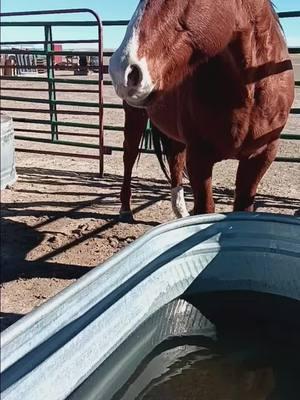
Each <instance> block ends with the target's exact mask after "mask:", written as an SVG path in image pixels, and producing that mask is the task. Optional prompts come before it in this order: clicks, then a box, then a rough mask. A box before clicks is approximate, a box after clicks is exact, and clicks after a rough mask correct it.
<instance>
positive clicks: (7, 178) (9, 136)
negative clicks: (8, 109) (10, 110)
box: [0, 114, 17, 190]
mask: <svg viewBox="0 0 300 400" xmlns="http://www.w3.org/2000/svg"><path fill="white" fill-rule="evenodd" d="M0 117H1V123H0V125H1V169H0V171H1V190H2V189H5V188H6V187H7V186H8V185H12V184H13V183H15V181H16V179H17V175H16V162H15V145H14V130H13V121H12V118H11V117H9V116H8V115H4V114H1V115H0Z"/></svg>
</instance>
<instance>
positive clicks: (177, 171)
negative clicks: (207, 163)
mask: <svg viewBox="0 0 300 400" xmlns="http://www.w3.org/2000/svg"><path fill="white" fill-rule="evenodd" d="M123 107H124V111H125V126H124V142H123V149H124V153H123V166H124V174H123V183H122V188H121V192H120V200H121V209H120V216H119V218H120V221H121V222H133V214H132V211H131V207H130V200H131V176H132V169H133V166H134V164H135V162H136V159H137V157H138V155H139V144H140V142H141V140H142V137H143V133H144V132H145V130H146V127H147V122H148V118H149V117H148V115H147V112H146V111H145V110H144V109H141V108H134V107H131V106H130V105H128V104H127V103H126V102H123ZM152 136H153V142H154V149H155V153H156V155H157V158H158V161H159V164H160V166H161V168H162V170H163V172H164V174H165V176H166V177H167V179H168V181H169V182H170V185H171V204H172V209H173V212H174V214H175V216H176V217H177V218H182V217H186V216H188V215H189V213H188V211H187V207H186V203H185V199H184V189H183V185H182V181H183V174H184V171H185V145H184V144H183V143H181V142H177V141H176V140H173V139H168V138H167V137H165V136H164V135H163V134H162V133H161V132H160V130H159V129H158V128H157V127H156V126H155V125H152ZM161 144H162V147H163V149H162V150H161ZM163 152H164V153H165V154H166V158H167V161H168V165H169V171H170V177H169V175H168V172H167V170H166V166H165V164H164V160H163V154H162V153H163Z"/></svg>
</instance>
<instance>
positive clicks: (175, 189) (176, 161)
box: [168, 140, 190, 218]
mask: <svg viewBox="0 0 300 400" xmlns="http://www.w3.org/2000/svg"><path fill="white" fill-rule="evenodd" d="M170 147H171V148H170V153H169V155H168V163H169V168H170V175H171V202H172V209H173V212H174V214H175V216H176V217H177V218H183V217H187V216H188V215H190V214H189V212H188V210H187V208H186V203H185V198H184V189H183V185H182V179H183V172H184V168H185V161H186V155H185V144H183V143H180V142H177V141H175V140H172V141H171V146H170Z"/></svg>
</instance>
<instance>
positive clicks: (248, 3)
mask: <svg viewBox="0 0 300 400" xmlns="http://www.w3.org/2000/svg"><path fill="white" fill-rule="evenodd" d="M237 7H238V8H239V12H237V15H238V16H239V17H238V19H237V24H236V33H235V37H236V39H237V41H239V46H240V53H241V54H242V55H243V62H244V64H245V68H249V67H255V66H259V65H263V64H265V63H268V62H270V61H271V62H279V61H282V60H284V59H286V58H288V51H287V48H286V44H285V40H284V37H283V33H282V31H281V28H280V25H279V23H278V20H277V17H276V13H275V11H274V8H273V6H272V3H271V2H270V1H269V0H256V1H253V0H237Z"/></svg>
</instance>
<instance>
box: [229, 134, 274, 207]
mask: <svg viewBox="0 0 300 400" xmlns="http://www.w3.org/2000/svg"><path fill="white" fill-rule="evenodd" d="M278 144H279V140H275V141H273V142H272V143H270V144H268V145H267V147H266V149H265V150H264V151H263V152H262V153H260V154H258V155H257V156H256V157H253V158H249V159H244V160H241V161H240V162H239V166H238V171H237V175H236V191H235V201H234V208H233V209H234V211H254V201H255V196H256V192H257V187H258V185H259V182H260V181H261V179H262V177H263V176H264V174H265V173H266V172H267V170H268V168H269V167H270V165H271V164H272V162H273V161H274V159H275V157H276V154H277V150H278Z"/></svg>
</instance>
